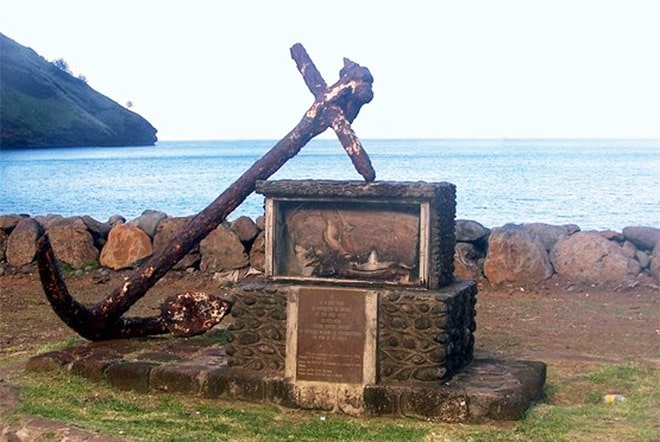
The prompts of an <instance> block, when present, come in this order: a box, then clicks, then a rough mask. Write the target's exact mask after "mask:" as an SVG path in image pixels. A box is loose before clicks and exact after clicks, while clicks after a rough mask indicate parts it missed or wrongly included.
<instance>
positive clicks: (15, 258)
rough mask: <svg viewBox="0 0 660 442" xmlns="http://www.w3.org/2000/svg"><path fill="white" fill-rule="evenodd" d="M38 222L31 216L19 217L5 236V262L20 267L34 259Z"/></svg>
mask: <svg viewBox="0 0 660 442" xmlns="http://www.w3.org/2000/svg"><path fill="white" fill-rule="evenodd" d="M39 229H40V227H39V224H38V223H37V222H36V221H35V220H34V219H32V218H23V219H21V220H20V221H19V222H18V224H16V227H14V230H12V231H11V233H10V234H9V238H7V252H6V255H7V256H6V258H7V263H9V265H11V266H14V267H22V266H24V265H27V264H30V263H31V262H32V261H34V255H35V254H36V253H37V238H38V236H39Z"/></svg>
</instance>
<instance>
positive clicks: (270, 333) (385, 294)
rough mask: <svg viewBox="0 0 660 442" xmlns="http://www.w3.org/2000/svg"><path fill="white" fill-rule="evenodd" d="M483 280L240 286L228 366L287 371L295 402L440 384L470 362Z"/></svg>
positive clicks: (356, 408) (326, 404)
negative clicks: (423, 286) (430, 284)
mask: <svg viewBox="0 0 660 442" xmlns="http://www.w3.org/2000/svg"><path fill="white" fill-rule="evenodd" d="M476 294H477V289H476V284H475V283H474V282H473V281H459V282H455V283H453V284H450V285H449V286H447V287H444V288H442V289H438V290H419V289H407V288H401V287H396V288H389V287H341V286H336V285H332V286H329V285H292V284H286V283H277V282H271V281H263V282H259V283H253V284H250V285H244V286H240V287H238V288H236V289H235V291H234V293H233V294H232V296H233V298H234V300H235V304H234V307H233V310H232V315H233V316H234V322H233V324H232V325H230V327H229V331H230V335H229V344H228V346H227V355H228V365H229V366H230V367H232V368H234V369H241V370H242V371H243V373H244V374H245V376H248V377H249V376H258V377H259V376H260V377H264V378H269V377H273V376H275V377H279V378H282V379H283V380H285V381H286V382H287V384H288V385H289V388H290V394H289V395H288V396H287V397H289V399H288V400H289V401H292V402H293V403H294V404H295V406H299V407H303V408H311V409H315V408H318V409H332V410H334V409H337V410H341V411H344V412H351V413H358V414H359V413H362V412H364V411H365V410H367V409H369V407H370V406H369V404H367V403H365V399H364V398H365V396H364V392H365V387H366V386H372V387H374V386H378V385H391V386H416V387H419V388H422V386H423V385H427V386H430V387H431V388H433V386H434V385H440V384H441V383H442V382H446V381H447V380H449V379H450V378H451V376H452V375H453V374H454V373H456V372H457V371H458V370H460V369H461V368H463V367H465V366H466V365H467V364H469V363H470V362H471V361H472V357H473V348H474V337H473V332H474V330H475V320H474V317H475V308H474V306H475V302H476Z"/></svg>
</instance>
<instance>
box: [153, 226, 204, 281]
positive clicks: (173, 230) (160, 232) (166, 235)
mask: <svg viewBox="0 0 660 442" xmlns="http://www.w3.org/2000/svg"><path fill="white" fill-rule="evenodd" d="M191 219H192V217H191V216H188V217H169V218H165V219H163V220H162V221H161V222H160V223H158V227H157V228H156V235H155V236H154V242H153V247H154V253H158V252H160V251H161V250H163V249H164V248H165V247H167V244H169V242H170V241H171V240H172V238H174V237H175V236H176V235H177V234H178V233H179V231H180V230H181V229H182V228H183V227H184V226H185V225H186V224H187V223H188V222H189V221H190V220H191ZM200 259H201V257H200V255H199V246H195V247H193V249H192V250H191V251H190V252H188V254H187V255H186V256H184V257H183V258H182V259H181V260H180V261H179V262H177V263H176V264H174V267H172V268H173V269H174V270H185V269H187V268H190V267H196V266H197V263H199V260H200Z"/></svg>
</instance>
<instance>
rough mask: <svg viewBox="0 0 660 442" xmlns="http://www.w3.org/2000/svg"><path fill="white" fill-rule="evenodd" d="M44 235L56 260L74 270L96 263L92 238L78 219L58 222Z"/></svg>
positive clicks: (96, 252)
mask: <svg viewBox="0 0 660 442" xmlns="http://www.w3.org/2000/svg"><path fill="white" fill-rule="evenodd" d="M46 233H48V237H49V238H50V243H51V245H52V246H53V251H54V252H55V256H56V257H57V259H58V260H60V261H62V262H65V263H67V264H70V265H71V266H73V267H74V268H82V267H84V266H85V265H86V264H90V263H96V262H97V261H98V258H99V251H98V249H97V248H96V247H94V238H93V237H92V234H91V233H89V231H88V230H87V226H86V225H85V223H84V222H83V221H82V219H80V218H79V217H73V218H63V219H61V220H58V221H57V222H54V223H52V224H51V226H50V228H49V229H48V230H47V231H46Z"/></svg>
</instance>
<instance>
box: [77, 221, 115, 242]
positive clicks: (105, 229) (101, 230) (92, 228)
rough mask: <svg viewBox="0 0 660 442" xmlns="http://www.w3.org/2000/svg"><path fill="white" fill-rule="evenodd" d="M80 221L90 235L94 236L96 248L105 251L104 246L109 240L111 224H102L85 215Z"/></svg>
mask: <svg viewBox="0 0 660 442" xmlns="http://www.w3.org/2000/svg"><path fill="white" fill-rule="evenodd" d="M80 219H81V220H82V222H84V223H85V226H87V230H89V233H91V234H92V238H94V245H95V246H96V248H97V249H99V250H103V246H104V245H105V243H106V241H107V240H108V234H109V233H110V229H112V226H111V225H110V224H109V223H102V222H100V221H98V220H96V219H94V218H92V217H91V216H89V215H84V216H82V217H81V218H80Z"/></svg>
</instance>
